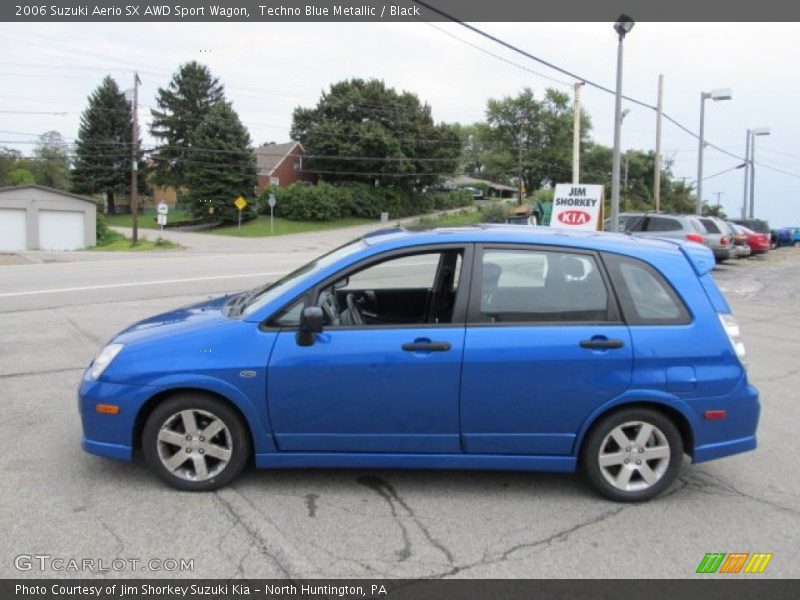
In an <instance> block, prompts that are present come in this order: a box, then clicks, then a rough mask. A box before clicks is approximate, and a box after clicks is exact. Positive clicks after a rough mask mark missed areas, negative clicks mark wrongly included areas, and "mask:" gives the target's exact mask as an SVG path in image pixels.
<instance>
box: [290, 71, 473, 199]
mask: <svg viewBox="0 0 800 600" xmlns="http://www.w3.org/2000/svg"><path fill="white" fill-rule="evenodd" d="M291 137H292V139H295V140H298V141H299V142H300V143H302V144H303V146H304V147H305V149H306V152H307V153H308V154H309V157H310V158H309V159H308V161H307V163H308V168H309V169H313V170H316V171H317V172H319V174H320V177H321V178H322V179H324V180H327V181H362V182H366V183H370V184H372V183H374V182H376V181H377V182H378V183H379V185H384V186H390V185H391V186H397V187H400V188H404V189H407V190H411V189H415V188H416V189H420V188H422V187H425V186H426V185H429V184H432V183H435V182H436V181H437V180H438V179H439V177H440V176H442V175H446V174H450V173H453V172H454V171H455V169H456V168H457V166H458V160H459V157H460V140H459V138H458V133H457V132H456V130H455V128H454V127H452V126H449V125H445V124H439V125H437V124H435V123H434V121H433V117H432V116H431V109H430V106H428V105H427V104H422V103H420V101H419V98H417V96H416V95H414V94H411V93H409V92H402V93H398V92H396V91H395V90H394V89H392V88H387V87H386V84H385V83H384V82H383V81H379V80H376V79H372V80H369V81H365V80H363V79H351V80H349V81H340V82H338V83H334V84H333V85H331V87H330V91H328V92H323V94H322V96H321V98H320V99H319V102H317V105H316V107H315V108H301V107H298V108H296V109H295V111H294V118H293V122H292V130H291Z"/></svg>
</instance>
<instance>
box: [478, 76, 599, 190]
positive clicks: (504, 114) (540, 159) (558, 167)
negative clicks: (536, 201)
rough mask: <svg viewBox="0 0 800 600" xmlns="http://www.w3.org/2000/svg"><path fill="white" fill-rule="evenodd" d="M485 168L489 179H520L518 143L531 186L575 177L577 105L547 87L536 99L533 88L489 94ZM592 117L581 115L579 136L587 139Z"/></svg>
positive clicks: (525, 173) (584, 140)
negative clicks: (498, 96) (498, 97)
mask: <svg viewBox="0 0 800 600" xmlns="http://www.w3.org/2000/svg"><path fill="white" fill-rule="evenodd" d="M486 121H487V125H488V131H487V135H486V141H485V143H486V145H487V150H486V152H485V153H484V160H485V173H486V176H487V177H488V178H490V179H494V180H497V181H505V182H508V183H511V182H516V180H517V179H518V175H519V162H520V160H519V157H520V144H521V149H522V153H521V154H522V179H523V182H524V184H525V188H526V189H527V190H528V191H533V190H536V189H538V188H540V187H542V186H552V185H554V184H556V183H559V182H564V181H570V180H571V178H572V126H573V110H572V104H571V101H570V97H569V95H567V94H565V93H563V92H559V91H558V90H554V89H547V90H545V93H544V97H543V98H542V100H536V98H535V97H534V93H533V91H532V90H531V89H530V88H525V89H524V90H523V91H522V92H520V93H519V94H518V95H517V96H513V97H506V98H503V99H501V100H494V99H490V100H489V101H488V103H487V106H486ZM590 129H591V121H590V119H589V116H588V115H587V114H586V113H585V112H582V114H581V140H582V142H584V143H585V142H587V141H588V136H589V131H590Z"/></svg>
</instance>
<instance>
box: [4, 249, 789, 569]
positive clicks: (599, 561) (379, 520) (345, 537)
mask: <svg viewBox="0 0 800 600" xmlns="http://www.w3.org/2000/svg"><path fill="white" fill-rule="evenodd" d="M307 258H308V256H307V255H306V254H304V253H303V252H294V253H285V254H275V253H271V254H258V253H255V254H252V255H249V256H248V257H247V258H246V260H244V261H242V260H237V259H235V257H233V255H219V256H211V255H209V256H204V255H198V254H194V255H188V254H181V253H175V254H173V255H169V256H161V257H157V258H154V257H152V256H150V257H144V256H143V257H125V258H123V259H114V260H111V259H109V260H81V261H78V262H68V263H64V264H61V263H41V264H27V263H26V264H5V265H2V264H0V404H1V405H2V416H0V439H2V442H3V443H2V448H3V452H2V453H1V454H0V472H2V475H3V480H4V481H3V485H2V487H0V505H1V506H2V507H3V509H2V511H0V530H2V531H3V533H4V535H3V538H4V539H5V540H6V542H5V543H4V544H3V545H2V549H0V577H41V576H46V577H58V576H65V575H69V576H87V577H93V576H97V573H96V572H91V571H87V572H84V573H72V572H70V573H64V572H59V571H54V570H45V571H41V570H39V569H38V568H36V566H35V565H34V568H33V569H31V570H30V571H19V570H17V568H16V567H15V557H17V556H19V555H49V556H51V557H53V558H65V559H69V558H77V559H84V558H88V559H95V560H98V559H102V560H104V561H105V562H106V564H108V563H110V562H111V561H112V560H113V559H116V558H122V559H125V560H130V559H135V560H140V561H148V560H150V559H156V560H162V561H164V560H166V559H177V560H180V559H192V560H193V561H194V565H193V566H194V569H193V571H190V572H180V571H151V570H148V571H142V570H141V563H139V565H138V566H137V567H136V568H127V567H126V568H125V569H122V570H120V571H114V570H111V571H109V572H105V573H103V575H104V576H108V577H117V576H123V577H134V576H145V577H178V576H180V577H185V576H191V577H222V578H227V577H287V576H288V577H298V578H300V577H306V578H307V577H447V576H455V577H469V578H484V577H525V578H528V577H622V578H661V577H670V578H671V577H678V578H683V577H695V576H696V575H695V569H696V568H697V565H698V563H699V562H700V560H701V559H702V558H703V556H704V555H705V553H707V552H769V553H773V554H774V557H773V558H772V561H771V563H770V564H769V567H768V568H767V570H766V571H765V573H764V574H763V575H761V577H798V576H800V567H798V563H797V560H796V557H797V555H798V553H799V552H800V536H798V535H797V532H798V531H800V477H797V475H796V473H797V467H796V465H797V461H798V458H797V456H798V453H800V441H798V439H799V438H798V436H797V429H798V426H800V402H798V395H797V390H798V389H800V367H798V364H800V363H798V355H800V327H798V316H797V315H798V314H800V250H798V249H793V248H788V249H781V250H778V251H774V252H771V253H770V254H769V255H768V256H767V257H766V258H764V259H749V260H744V261H731V262H730V263H729V264H727V265H725V266H722V267H719V268H718V269H717V270H716V271H715V278H716V279H717V281H718V282H719V284H720V286H721V287H722V288H723V289H724V291H725V293H726V295H727V297H728V300H729V301H730V303H731V305H732V307H733V309H734V313H735V314H736V316H737V317H738V319H739V322H740V325H741V327H742V330H743V335H744V337H745V342H746V344H747V350H748V364H749V373H750V378H751V380H752V381H753V382H754V384H755V385H756V386H757V387H758V388H759V389H760V391H761V400H762V405H763V412H762V420H761V424H760V429H759V443H760V447H759V448H758V450H756V451H755V452H751V453H747V454H742V455H738V456H735V457H731V458H727V459H723V460H720V461H715V462H710V463H705V464H702V465H697V466H691V465H689V464H686V465H685V466H684V470H683V471H682V475H681V476H680V478H679V480H678V481H677V482H676V484H675V485H674V486H673V488H672V489H671V490H670V491H669V492H668V493H667V494H666V495H665V496H663V497H661V498H658V499H656V500H655V501H652V502H650V503H647V504H642V505H621V504H614V503H611V502H608V501H606V500H603V499H601V498H600V497H599V496H597V495H596V494H595V493H594V492H592V491H591V490H590V489H589V487H588V486H587V485H585V484H583V483H582V482H581V480H580V479H579V478H578V477H575V476H563V475H548V474H536V473H502V472H500V473H498V472H455V471H445V472H425V471H352V470H288V471H254V470H251V471H248V472H246V473H245V475H244V476H243V477H242V478H240V479H239V480H237V481H236V483H235V484H233V485H231V486H229V487H228V488H226V489H223V490H221V491H219V492H217V493H213V494H188V493H179V492H176V491H173V490H171V489H169V488H167V487H165V486H164V485H162V484H161V483H160V482H159V481H158V480H157V479H156V478H155V477H154V476H151V475H150V473H149V472H148V471H147V470H146V468H145V467H144V466H142V465H141V464H136V465H130V464H125V463H117V462H114V461H110V460H106V459H102V458H98V457H94V456H90V455H88V454H85V453H84V452H83V451H82V450H81V448H80V444H79V442H80V420H79V417H78V413H77V410H76V399H75V390H76V387H77V384H78V381H79V379H80V376H81V372H82V370H83V368H84V367H85V366H86V364H87V363H88V362H89V361H90V360H91V358H92V356H93V355H94V353H95V352H96V351H97V350H98V349H99V348H100V347H101V346H102V345H103V344H104V343H105V341H106V340H107V339H108V338H109V337H111V336H112V335H113V334H114V333H115V332H116V331H118V330H120V329H121V328H123V327H124V326H125V325H127V324H129V323H130V322H132V321H135V320H138V319H141V318H144V317H146V316H149V315H152V314H154V313H157V312H161V311H165V310H168V309H172V308H176V307H179V306H182V305H185V304H188V303H190V302H194V301H198V300H201V299H203V298H206V297H207V296H208V295H210V294H211V295H215V294H219V293H221V292H224V291H227V290H235V289H241V288H245V287H251V286H253V285H256V284H257V283H258V282H260V281H264V280H268V279H272V278H274V276H273V275H274V274H279V273H282V272H286V271H288V270H289V269H291V268H293V267H294V266H296V265H297V264H299V263H301V262H304V261H305V260H306V259H307ZM123 267H124V269H123ZM120 272H124V276H123V275H119V274H117V273H120ZM52 290H56V291H52Z"/></svg>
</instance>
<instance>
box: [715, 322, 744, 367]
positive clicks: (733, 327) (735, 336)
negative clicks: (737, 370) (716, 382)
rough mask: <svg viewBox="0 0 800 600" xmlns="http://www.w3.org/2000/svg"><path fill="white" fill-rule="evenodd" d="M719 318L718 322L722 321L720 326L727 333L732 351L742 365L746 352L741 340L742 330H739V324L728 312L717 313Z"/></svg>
mask: <svg viewBox="0 0 800 600" xmlns="http://www.w3.org/2000/svg"><path fill="white" fill-rule="evenodd" d="M719 320H720V323H722V328H723V329H724V330H725V333H726V334H727V335H728V340H729V341H730V343H731V346H732V347H733V351H734V352H735V353H736V357H737V358H738V359H739V361H740V362H741V363H742V365H744V364H745V360H744V359H745V356H746V355H747V352H745V349H744V342H743V341H742V332H741V331H740V330H739V324H738V323H737V322H736V319H734V318H733V315H732V314H730V313H719Z"/></svg>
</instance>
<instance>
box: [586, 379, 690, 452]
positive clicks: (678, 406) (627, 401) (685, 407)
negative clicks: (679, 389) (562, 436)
mask: <svg viewBox="0 0 800 600" xmlns="http://www.w3.org/2000/svg"><path fill="white" fill-rule="evenodd" d="M633 404H637V405H648V404H649V405H652V406H655V407H658V406H666V407H669V408H671V409H673V410H675V411H676V412H678V413H680V414H681V416H683V418H684V419H685V420H686V422H687V423H688V424H689V429H690V430H691V431H692V438H694V432H695V431H697V429H698V425H699V416H698V415H697V412H696V411H694V410H693V409H692V407H691V406H690V405H689V403H687V402H686V401H685V400H682V399H680V398H678V397H677V396H673V395H672V394H668V393H666V392H660V391H657V390H636V389H633V390H628V391H626V392H624V393H623V394H621V395H619V396H617V397H616V398H614V399H612V400H609V401H608V402H606V403H605V404H601V405H600V406H598V407H597V408H596V409H595V410H594V412H592V413H591V414H590V415H589V416H588V417H587V418H586V420H585V421H584V422H583V425H581V428H580V429H579V430H578V435H577V436H576V437H575V445H574V446H573V448H572V455H573V456H577V454H578V451H579V450H580V447H581V445H582V444H583V438H584V437H585V436H586V433H587V432H588V431H589V429H590V428H591V427H592V425H594V424H595V423H596V422H597V419H599V418H600V417H602V416H603V415H604V414H606V413H607V412H608V411H610V410H613V409H615V408H619V407H622V406H625V405H633ZM685 450H692V449H689V448H686V449H685Z"/></svg>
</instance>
